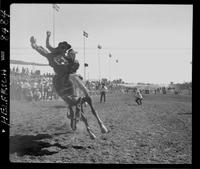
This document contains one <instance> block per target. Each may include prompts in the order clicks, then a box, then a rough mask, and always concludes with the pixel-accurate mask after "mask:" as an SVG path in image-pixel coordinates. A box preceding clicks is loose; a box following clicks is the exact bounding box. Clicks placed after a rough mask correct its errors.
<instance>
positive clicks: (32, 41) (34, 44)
mask: <svg viewBox="0 0 200 169" xmlns="http://www.w3.org/2000/svg"><path fill="white" fill-rule="evenodd" d="M30 42H31V46H32V48H33V49H35V48H36V39H35V38H34V36H31V38H30Z"/></svg>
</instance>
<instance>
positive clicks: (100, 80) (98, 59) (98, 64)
mask: <svg viewBox="0 0 200 169" xmlns="http://www.w3.org/2000/svg"><path fill="white" fill-rule="evenodd" d="M98 65H99V82H100V81H101V68H100V66H101V64H100V48H99V50H98Z"/></svg>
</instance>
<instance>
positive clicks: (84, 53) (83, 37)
mask: <svg viewBox="0 0 200 169" xmlns="http://www.w3.org/2000/svg"><path fill="white" fill-rule="evenodd" d="M83 59H84V61H83V62H84V80H85V81H86V66H85V36H83Z"/></svg>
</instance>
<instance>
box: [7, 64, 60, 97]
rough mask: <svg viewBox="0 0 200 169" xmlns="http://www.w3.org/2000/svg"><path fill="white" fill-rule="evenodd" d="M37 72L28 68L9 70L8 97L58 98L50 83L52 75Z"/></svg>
mask: <svg viewBox="0 0 200 169" xmlns="http://www.w3.org/2000/svg"><path fill="white" fill-rule="evenodd" d="M38 72H39V71H37V70H36V71H35V72H33V71H29V69H28V68H26V69H25V68H22V70H21V71H19V69H18V68H13V69H12V70H10V98H11V99H15V100H27V101H33V100H34V101H39V100H52V99H58V95H57V94H56V92H55V90H54V88H53V84H52V76H53V75H51V74H43V75H40V73H38Z"/></svg>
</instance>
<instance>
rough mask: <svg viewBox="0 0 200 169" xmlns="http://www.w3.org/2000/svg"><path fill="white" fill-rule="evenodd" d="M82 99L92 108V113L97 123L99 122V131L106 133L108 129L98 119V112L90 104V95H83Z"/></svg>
mask: <svg viewBox="0 0 200 169" xmlns="http://www.w3.org/2000/svg"><path fill="white" fill-rule="evenodd" d="M84 101H86V102H87V103H88V104H89V105H90V108H91V110H92V114H93V115H94V116H95V117H96V119H97V121H98V123H99V126H100V128H101V132H102V133H107V132H108V129H107V128H106V126H105V125H104V124H103V121H102V120H101V119H100V117H99V115H98V112H97V111H95V109H94V107H93V105H92V99H91V97H90V96H87V97H84Z"/></svg>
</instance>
